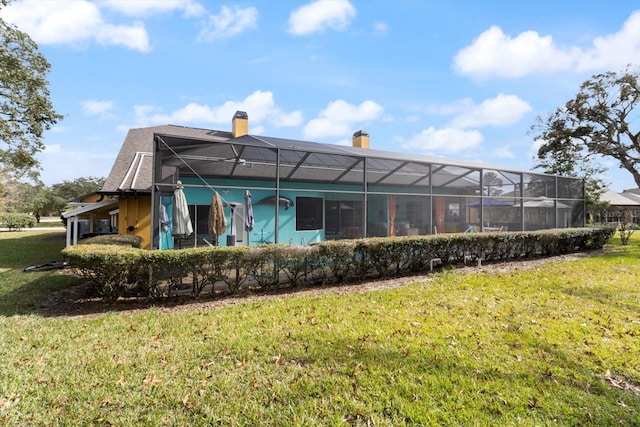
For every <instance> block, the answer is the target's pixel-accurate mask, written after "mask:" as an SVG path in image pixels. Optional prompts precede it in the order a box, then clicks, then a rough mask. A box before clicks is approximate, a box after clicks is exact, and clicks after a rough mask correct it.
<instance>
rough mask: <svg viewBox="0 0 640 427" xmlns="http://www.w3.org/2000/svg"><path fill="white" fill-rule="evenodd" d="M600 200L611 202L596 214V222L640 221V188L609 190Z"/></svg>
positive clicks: (634, 222) (635, 222) (636, 222)
mask: <svg viewBox="0 0 640 427" xmlns="http://www.w3.org/2000/svg"><path fill="white" fill-rule="evenodd" d="M600 201H602V202H607V203H609V206H608V207H607V208H606V209H604V210H603V211H601V212H599V213H597V214H596V218H595V219H596V222H600V223H618V222H619V221H625V222H631V223H633V224H638V223H640V188H634V189H630V190H624V191H622V192H621V193H616V192H615V191H611V190H607V191H605V192H604V193H603V194H602V195H601V196H600Z"/></svg>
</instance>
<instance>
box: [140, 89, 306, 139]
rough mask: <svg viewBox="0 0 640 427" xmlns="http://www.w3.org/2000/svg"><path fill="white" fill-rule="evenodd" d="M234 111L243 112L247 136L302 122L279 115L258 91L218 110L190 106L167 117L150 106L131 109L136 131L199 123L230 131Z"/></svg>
mask: <svg viewBox="0 0 640 427" xmlns="http://www.w3.org/2000/svg"><path fill="white" fill-rule="evenodd" d="M236 111H246V112H247V114H248V115H249V126H250V128H249V130H250V132H251V133H254V132H255V131H256V130H260V129H264V128H263V127H259V126H260V125H263V124H265V123H266V124H269V125H271V126H273V127H293V126H300V125H301V124H302V120H303V117H302V112H301V111H292V112H284V111H282V109H280V108H279V107H277V106H276V103H275V100H274V98H273V93H272V92H268V91H260V90H257V91H255V92H253V93H252V94H250V95H249V96H247V97H246V98H245V99H244V100H242V101H227V102H225V103H223V104H222V105H218V106H209V105H207V104H198V103H195V102H191V103H189V104H187V105H185V106H184V107H182V108H180V109H178V110H175V111H173V112H171V113H165V112H163V111H162V110H161V109H159V108H157V107H154V106H151V105H137V106H135V107H134V117H135V120H136V127H143V126H152V125H159V124H179V125H183V124H185V125H186V124H194V123H199V124H202V125H205V126H209V125H212V124H215V125H220V124H222V125H226V126H225V128H230V127H231V119H232V118H233V115H234V114H235V112H236ZM261 132H263V131H262V130H261Z"/></svg>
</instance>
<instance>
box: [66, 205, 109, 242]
mask: <svg viewBox="0 0 640 427" xmlns="http://www.w3.org/2000/svg"><path fill="white" fill-rule="evenodd" d="M118 204H119V200H118V198H117V197H114V196H107V195H105V194H98V193H97V192H94V193H90V194H87V195H85V196H82V197H79V198H78V199H74V200H72V201H71V202H69V203H68V204H67V206H68V207H69V209H67V210H66V211H65V212H63V213H62V215H61V216H62V220H63V221H64V222H65V224H66V225H67V246H70V245H72V244H74V245H75V244H77V243H78V240H79V239H81V238H84V237H88V236H92V235H96V234H111V233H117V232H118Z"/></svg>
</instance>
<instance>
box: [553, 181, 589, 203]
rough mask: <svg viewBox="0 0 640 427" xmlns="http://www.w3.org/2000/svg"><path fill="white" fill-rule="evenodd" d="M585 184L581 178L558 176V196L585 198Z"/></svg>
mask: <svg viewBox="0 0 640 427" xmlns="http://www.w3.org/2000/svg"><path fill="white" fill-rule="evenodd" d="M583 191H584V186H583V182H582V180H581V179H576V178H565V177H558V197H559V198H565V199H582V198H584V192H583Z"/></svg>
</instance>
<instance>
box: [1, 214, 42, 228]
mask: <svg viewBox="0 0 640 427" xmlns="http://www.w3.org/2000/svg"><path fill="white" fill-rule="evenodd" d="M37 223H38V221H37V220H36V218H35V217H33V216H31V215H28V214H17V213H5V214H0V226H2V227H6V228H8V229H9V231H20V230H22V229H23V228H33V227H35V226H36V224H37Z"/></svg>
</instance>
